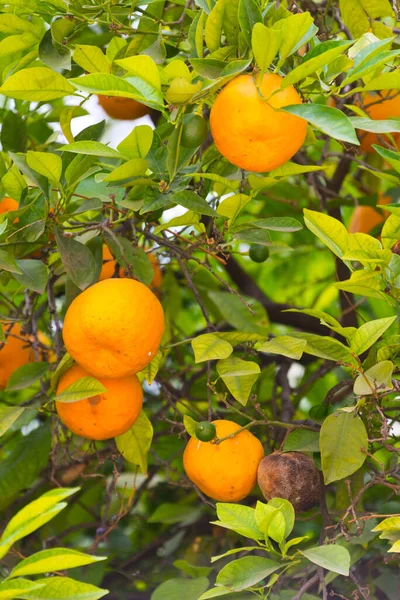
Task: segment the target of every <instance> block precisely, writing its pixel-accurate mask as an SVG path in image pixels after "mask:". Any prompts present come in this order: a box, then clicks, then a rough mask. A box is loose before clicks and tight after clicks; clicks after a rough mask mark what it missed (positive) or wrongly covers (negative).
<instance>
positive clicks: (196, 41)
mask: <svg viewBox="0 0 400 600" xmlns="http://www.w3.org/2000/svg"><path fill="white" fill-rule="evenodd" d="M206 18H207V13H206V12H205V11H202V10H201V11H198V13H197V14H196V16H195V18H194V19H193V21H192V24H191V26H190V28H189V33H188V42H189V43H190V46H191V51H192V55H193V56H194V57H196V58H200V57H202V56H203V30H204V23H205V21H206Z"/></svg>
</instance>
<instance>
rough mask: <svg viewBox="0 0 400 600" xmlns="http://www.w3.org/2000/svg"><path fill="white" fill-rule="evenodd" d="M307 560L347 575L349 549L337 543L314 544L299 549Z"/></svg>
mask: <svg viewBox="0 0 400 600" xmlns="http://www.w3.org/2000/svg"><path fill="white" fill-rule="evenodd" d="M299 552H301V554H302V555H303V556H305V557H306V558H308V560H309V561H311V562H312V563H314V564H315V565H318V566H319V567H322V568H323V569H326V570H327V571H333V572H334V573H339V575H344V576H345V577H348V575H349V570H350V554H349V551H348V550H347V549H346V548H344V547H343V546H340V545H339V544H330V545H329V546H316V547H315V548H309V549H308V550H299Z"/></svg>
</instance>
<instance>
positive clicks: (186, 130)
mask: <svg viewBox="0 0 400 600" xmlns="http://www.w3.org/2000/svg"><path fill="white" fill-rule="evenodd" d="M207 134H208V126H207V121H205V119H203V117H201V116H200V115H194V114H189V115H186V116H185V117H184V119H183V131H182V137H181V144H182V146H183V147H184V148H197V147H198V146H201V145H202V144H204V142H205V141H206V139H207Z"/></svg>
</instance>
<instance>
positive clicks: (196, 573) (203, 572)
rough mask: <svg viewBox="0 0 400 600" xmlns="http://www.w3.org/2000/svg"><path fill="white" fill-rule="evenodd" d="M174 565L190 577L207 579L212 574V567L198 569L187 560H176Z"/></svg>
mask: <svg viewBox="0 0 400 600" xmlns="http://www.w3.org/2000/svg"><path fill="white" fill-rule="evenodd" d="M173 565H174V567H176V568H177V569H180V570H181V571H183V573H186V575H189V577H203V576H204V577H207V575H209V574H210V573H211V567H197V566H195V565H191V564H189V563H188V562H187V561H186V560H175V561H174V563H173Z"/></svg>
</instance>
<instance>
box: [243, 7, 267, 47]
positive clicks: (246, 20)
mask: <svg viewBox="0 0 400 600" xmlns="http://www.w3.org/2000/svg"><path fill="white" fill-rule="evenodd" d="M238 14H239V25H240V29H241V30H242V33H243V37H244V39H245V40H246V43H247V45H248V47H249V48H251V33H252V30H253V27H254V26H255V24H256V23H262V21H263V19H262V14H261V10H260V7H259V5H258V2H256V0H239V12H238Z"/></svg>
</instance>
